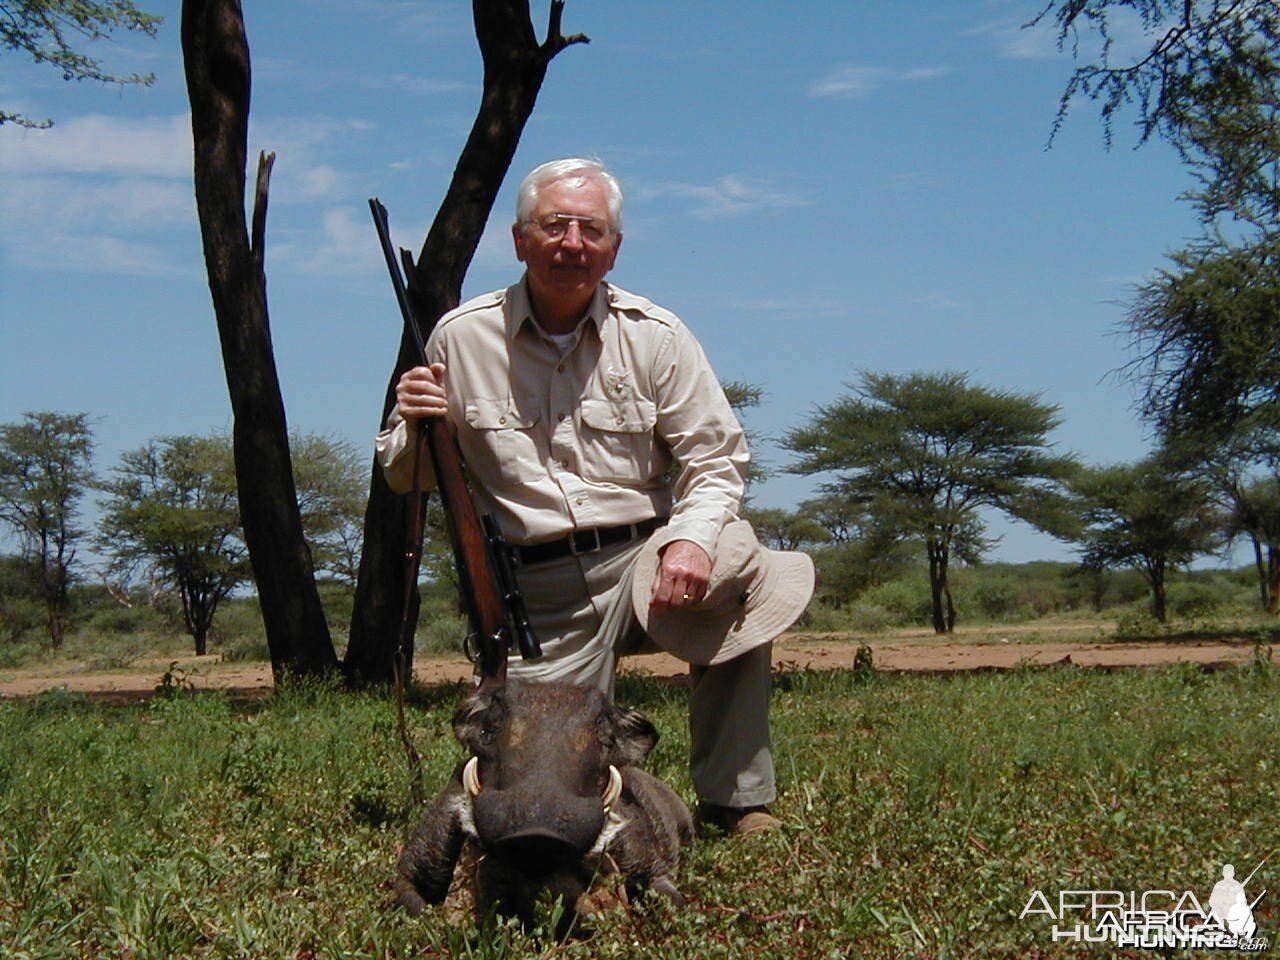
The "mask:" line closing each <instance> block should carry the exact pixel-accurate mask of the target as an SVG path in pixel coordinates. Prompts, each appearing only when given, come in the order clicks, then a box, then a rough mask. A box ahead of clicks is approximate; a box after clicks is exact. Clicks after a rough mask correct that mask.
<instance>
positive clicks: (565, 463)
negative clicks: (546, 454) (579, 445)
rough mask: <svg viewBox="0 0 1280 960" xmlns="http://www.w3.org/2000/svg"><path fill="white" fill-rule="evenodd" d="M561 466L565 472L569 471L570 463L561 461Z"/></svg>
mask: <svg viewBox="0 0 1280 960" xmlns="http://www.w3.org/2000/svg"><path fill="white" fill-rule="evenodd" d="M560 466H561V467H563V468H564V469H565V470H568V469H569V461H568V460H561V461H560Z"/></svg>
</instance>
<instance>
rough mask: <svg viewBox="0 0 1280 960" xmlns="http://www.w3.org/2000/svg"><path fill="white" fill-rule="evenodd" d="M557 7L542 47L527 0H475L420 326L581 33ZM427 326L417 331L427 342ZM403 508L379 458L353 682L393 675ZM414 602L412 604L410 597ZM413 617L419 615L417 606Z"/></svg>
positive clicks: (425, 258) (414, 289)
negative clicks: (461, 131) (464, 115)
mask: <svg viewBox="0 0 1280 960" xmlns="http://www.w3.org/2000/svg"><path fill="white" fill-rule="evenodd" d="M563 7H564V3H563V0H553V2H552V4H551V16H550V23H549V25H548V30H547V39H546V41H545V42H543V43H541V44H539V43H538V41H537V37H536V36H535V34H534V30H533V23H532V21H531V19H530V17H529V3H528V0H473V3H472V12H473V15H474V19H475V30H476V39H477V41H478V42H479V45H480V53H481V56H482V58H483V60H484V92H483V95H482V98H481V102H480V109H479V112H478V113H477V115H476V120H475V123H474V125H473V126H472V128H471V135H470V136H469V137H468V138H467V143H466V146H464V147H463V150H462V155H461V157H460V158H459V160H458V165H457V167H456V168H455V169H454V174H453V180H452V181H451V182H450V184H449V190H448V192H447V193H446V194H445V198H444V201H443V202H442V203H441V205H440V209H439V211H438V212H437V213H436V218H435V220H434V222H433V223H432V225H431V229H430V231H429V232H428V233H427V238H426V242H425V243H424V244H423V247H422V251H421V253H420V255H419V257H418V260H417V263H416V265H415V267H414V270H413V271H412V273H411V274H410V277H409V295H410V297H411V298H412V299H413V301H414V309H415V311H416V312H417V315H418V316H419V317H421V318H423V322H424V323H430V324H432V325H434V323H435V321H436V320H438V319H439V318H440V316H441V314H443V313H445V312H446V311H448V310H450V309H452V308H453V307H455V306H457V305H458V301H459V299H460V298H461V295H462V280H463V277H464V276H465V275H466V272H467V268H468V267H469V266H470V264H471V258H472V257H473V256H474V255H475V251H476V246H477V244H479V242H480V235H481V233H482V232H483V231H484V226H485V223H486V221H487V220H488V218H489V212H490V211H491V210H492V208H493V202H494V199H495V198H496V197H497V194H498V189H499V188H500V187H501V185H502V180H503V177H504V176H505V175H506V172H507V168H508V167H510V165H511V158H512V156H513V155H514V154H515V150H516V145H517V144H518V143H519V141H520V134H521V133H522V132H523V130H524V125H525V122H526V121H527V120H528V119H529V115H530V114H531V113H532V112H533V107H534V103H535V101H536V100H537V96H538V91H539V90H540V89H541V88H542V81H543V78H544V77H545V76H546V71H547V65H548V64H549V63H550V62H551V60H552V58H553V57H555V55H556V54H557V53H559V52H560V51H561V50H563V49H564V48H565V47H566V46H568V45H569V44H571V43H576V42H582V41H585V39H586V38H585V37H581V36H573V37H564V36H562V35H561V33H560V18H561V13H562V11H563ZM371 242H372V241H371ZM393 313H394V311H389V313H388V321H387V322H388V323H391V322H394V317H393V315H392V314H393ZM429 333H430V330H424V331H423V336H424V339H425V337H426V336H427V335H428V334H429ZM417 362H418V360H417V357H416V355H415V348H414V345H413V343H412V341H411V340H410V338H409V335H408V333H407V332H406V333H405V334H404V335H403V337H402V339H401V343H400V353H399V356H398V357H397V359H396V365H395V369H394V370H393V371H392V373H391V379H390V382H389V383H388V386H387V393H386V399H385V402H384V404H383V410H382V419H383V420H384V421H385V419H386V416H387V414H388V413H390V411H391V407H392V406H393V404H394V403H395V384H396V381H397V380H398V379H399V378H400V375H401V374H402V373H403V372H404V371H405V370H407V369H409V368H410V367H412V366H414V365H416V363H417ZM409 506H410V505H409V503H408V498H407V497H401V496H397V495H396V494H394V493H392V492H391V490H390V488H389V487H388V486H387V485H386V482H385V481H384V480H383V477H382V473H381V470H380V469H379V468H378V467H377V466H376V465H375V466H374V468H373V476H372V479H371V483H370V489H369V506H368V509H367V511H366V513H365V526H364V552H363V553H362V555H361V558H360V579H359V583H358V585H357V587H356V599H355V608H354V610H353V611H352V616H351V636H350V641H349V642H348V644H347V657H346V662H345V667H346V671H347V675H348V676H349V677H350V678H351V679H352V680H354V681H356V682H362V683H367V682H382V683H390V682H391V681H392V679H393V676H394V658H395V651H396V643H397V640H398V637H399V632H400V620H401V617H402V614H403V612H404V603H405V601H404V596H403V578H404V569H403V565H404V554H405V552H406V546H407V545H406V544H405V537H406V534H407V531H408V526H409V525H408V522H407V519H408V516H409ZM410 603H411V604H416V598H414V599H412V600H410ZM412 615H413V616H414V617H416V616H417V611H416V610H414V611H412ZM405 655H406V657H407V658H408V659H409V660H410V662H412V655H413V652H412V651H411V650H410V651H405Z"/></svg>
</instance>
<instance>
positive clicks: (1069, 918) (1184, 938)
mask: <svg viewBox="0 0 1280 960" xmlns="http://www.w3.org/2000/svg"><path fill="white" fill-rule="evenodd" d="M1266 862H1267V858H1265V857H1264V858H1263V860H1262V862H1261V863H1259V864H1258V865H1257V866H1256V867H1254V868H1253V870H1252V872H1250V874H1249V875H1248V876H1247V877H1245V878H1244V880H1243V881H1240V880H1237V879H1236V870H1235V867H1234V866H1232V865H1231V864H1229V863H1225V864H1223V865H1222V879H1220V880H1218V882H1217V883H1215V884H1214V886H1213V890H1212V891H1211V892H1210V894H1209V898H1208V900H1207V901H1205V902H1204V903H1202V902H1201V901H1200V900H1199V899H1198V898H1197V897H1196V895H1195V893H1193V892H1192V891H1190V890H1185V891H1183V892H1181V893H1179V892H1177V891H1175V890H1143V891H1140V892H1136V891H1122V890H1062V891H1059V893H1058V895H1057V899H1056V902H1055V901H1054V900H1051V899H1050V898H1049V897H1047V896H1045V894H1044V893H1043V892H1042V891H1040V890H1036V891H1034V892H1033V893H1032V894H1031V896H1030V898H1029V899H1028V900H1027V903H1026V906H1024V907H1023V908H1022V913H1020V914H1019V915H1018V919H1019V920H1025V919H1026V918H1028V917H1037V916H1039V917H1045V918H1047V919H1049V920H1051V921H1052V922H1053V926H1052V929H1051V932H1050V935H1051V936H1052V938H1053V940H1054V941H1055V942H1057V941H1068V942H1071V941H1074V942H1077V943H1111V944H1114V945H1116V946H1119V947H1138V948H1140V949H1149V950H1157V949H1167V948H1169V947H1182V948H1191V949H1207V950H1236V951H1243V952H1248V953H1260V952H1262V951H1265V950H1267V949H1268V948H1269V947H1270V942H1269V941H1268V940H1267V938H1266V937H1260V936H1258V924H1257V921H1256V920H1255V918H1254V915H1253V911H1254V908H1255V907H1257V906H1258V904H1259V903H1260V902H1261V901H1262V898H1263V897H1265V896H1266V894H1267V891H1266V890H1265V889H1264V890H1262V892H1261V893H1259V894H1257V896H1254V897H1250V895H1249V892H1248V890H1247V889H1246V888H1247V887H1248V885H1249V882H1250V881H1251V880H1253V878H1254V877H1255V876H1256V875H1257V873H1258V871H1259V870H1261V869H1262V865H1263V864H1264V863H1266Z"/></svg>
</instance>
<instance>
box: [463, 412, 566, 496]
mask: <svg viewBox="0 0 1280 960" xmlns="http://www.w3.org/2000/svg"><path fill="white" fill-rule="evenodd" d="M465 417H466V421H467V426H469V427H470V428H471V429H472V430H473V431H474V432H475V434H474V435H475V437H476V438H477V439H478V440H479V445H480V453H481V458H482V462H481V463H471V462H470V461H471V459H472V458H470V457H469V458H468V465H469V466H470V467H471V469H472V470H475V471H477V472H481V473H483V472H484V471H486V470H488V471H493V470H496V471H497V473H498V475H499V476H500V477H502V479H503V480H505V481H506V482H508V483H524V482H527V481H529V480H536V479H538V478H539V477H541V476H543V475H544V474H545V472H546V471H545V470H544V468H543V466H542V458H541V457H540V456H539V455H538V444H537V440H536V439H535V436H534V428H535V427H536V426H537V424H538V414H537V412H536V411H534V410H529V409H525V410H523V411H522V410H521V409H520V407H519V406H518V405H517V404H516V403H515V402H514V401H512V400H511V399H509V398H506V397H503V398H501V399H490V398H485V397H477V398H476V399H474V400H469V401H468V402H467V405H466V408H465Z"/></svg>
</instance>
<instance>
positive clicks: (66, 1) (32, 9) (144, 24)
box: [0, 0, 164, 128]
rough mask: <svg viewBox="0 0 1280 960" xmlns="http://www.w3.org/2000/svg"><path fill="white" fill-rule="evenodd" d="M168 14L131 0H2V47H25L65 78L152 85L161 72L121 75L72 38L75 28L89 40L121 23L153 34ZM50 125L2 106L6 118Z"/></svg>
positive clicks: (4, 120) (1, 119)
mask: <svg viewBox="0 0 1280 960" xmlns="http://www.w3.org/2000/svg"><path fill="white" fill-rule="evenodd" d="M163 19H164V18H163V17H157V16H153V15H151V14H149V13H143V12H142V11H141V10H139V9H138V8H137V7H135V6H134V5H133V3H131V2H130V0H105V2H101V3H95V2H92V0H0V47H3V48H4V49H5V50H22V51H24V52H26V53H27V54H29V55H30V56H31V59H33V60H34V61H35V62H36V63H49V64H52V65H53V66H55V67H57V68H58V69H59V70H60V71H62V79H63V80H96V81H98V82H100V83H141V84H144V85H148V86H149V85H150V84H151V83H152V82H153V81H154V80H155V74H151V73H148V74H137V73H131V74H129V75H127V76H116V75H115V74H111V73H107V71H106V70H104V69H103V67H102V64H101V63H100V62H99V61H97V60H95V59H93V57H90V56H86V55H85V54H83V53H79V52H78V51H76V50H75V49H74V48H73V47H72V46H71V43H70V42H69V41H68V39H67V37H68V35H69V34H73V35H78V36H79V37H81V38H84V39H86V40H98V39H101V38H103V37H106V36H108V35H109V34H110V33H111V32H112V31H114V30H115V29H116V28H117V27H122V28H123V29H125V30H136V31H139V32H141V33H145V34H146V35H147V36H149V37H154V36H155V35H156V28H157V27H158V26H159V25H160V23H161V21H162V20H163ZM4 123H16V124H18V125H19V126H23V127H36V128H45V127H49V126H52V125H53V121H52V120H48V119H45V120H32V119H31V118H29V117H24V116H22V115H21V114H17V113H6V112H5V111H4V110H0V124H4Z"/></svg>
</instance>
